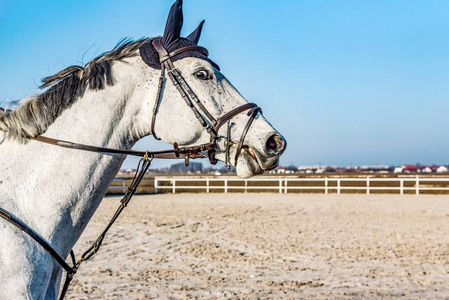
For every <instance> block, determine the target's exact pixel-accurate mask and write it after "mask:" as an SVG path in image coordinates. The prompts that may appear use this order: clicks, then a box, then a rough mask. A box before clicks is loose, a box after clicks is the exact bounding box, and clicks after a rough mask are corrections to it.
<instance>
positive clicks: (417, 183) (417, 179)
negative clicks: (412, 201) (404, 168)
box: [416, 175, 419, 195]
mask: <svg viewBox="0 0 449 300" xmlns="http://www.w3.org/2000/svg"><path fill="white" fill-rule="evenodd" d="M416 195H419V176H418V175H416Z"/></svg>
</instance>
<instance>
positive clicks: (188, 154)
mask: <svg viewBox="0 0 449 300" xmlns="http://www.w3.org/2000/svg"><path fill="white" fill-rule="evenodd" d="M152 45H153V47H154V49H155V50H156V51H157V52H158V54H159V62H160V64H161V75H160V77H159V84H158V90H157V93H156V101H155V102H154V107H153V111H152V113H153V114H152V119H151V130H150V133H151V134H152V135H153V136H154V138H156V139H157V140H160V138H159V137H158V136H157V135H156V132H155V130H154V127H155V123H156V116H157V112H158V108H159V105H160V102H161V94H162V89H163V87H164V82H165V80H166V78H165V74H168V77H169V78H170V80H171V82H172V83H173V85H174V86H175V87H176V89H177V90H178V92H179V93H180V94H181V97H182V98H183V99H184V101H185V102H186V104H187V106H189V107H190V108H191V109H192V111H193V113H194V114H195V117H196V118H197V119H198V121H199V122H200V123H201V125H202V126H203V127H204V129H205V130H206V131H207V132H208V133H209V135H210V142H209V143H205V144H200V145H196V146H190V147H179V146H178V144H177V143H174V144H173V149H170V150H162V151H135V150H122V149H112V148H104V147H97V146H91V145H85V144H79V143H73V142H69V141H64V140H58V139H53V138H49V137H45V136H38V137H35V138H33V139H34V140H36V141H39V142H42V143H46V144H50V145H56V146H60V147H65V148H71V149H77V150H83V151H90V152H97V153H103V154H124V155H133V156H139V157H142V159H141V160H140V161H139V165H138V166H137V172H136V174H135V176H134V179H133V181H132V183H131V185H130V187H129V188H128V189H127V191H126V193H125V195H124V197H123V198H122V199H121V200H120V207H119V208H118V209H117V211H116V213H115V214H114V216H113V217H112V218H111V220H110V222H109V224H108V225H107V226H106V228H105V229H104V231H103V232H102V233H101V234H100V236H99V237H98V238H97V240H96V241H95V242H94V244H93V245H92V246H91V247H89V248H88V249H87V250H86V251H85V252H84V253H83V255H82V256H81V258H80V259H79V260H78V261H76V260H75V255H74V253H73V250H71V251H70V257H71V259H72V263H73V266H72V267H70V266H69V265H68V264H67V263H66V262H65V260H64V259H63V258H62V257H61V256H60V255H59V254H58V253H57V252H56V250H54V249H53V247H52V246H51V245H50V243H49V242H47V241H46V240H45V239H44V238H43V237H42V236H40V235H39V234H38V233H37V232H36V231H34V230H33V229H31V228H30V227H29V226H28V225H27V224H25V223H24V222H23V221H22V220H20V219H19V218H18V217H16V216H14V215H13V214H12V213H10V212H8V211H6V210H5V209H3V208H1V207H0V217H2V218H3V219H5V220H6V221H8V222H9V223H11V224H12V225H14V226H16V227H17V228H19V229H20V230H22V231H23V232H25V233H27V234H28V235H29V236H30V237H32V238H33V239H34V240H35V241H36V242H37V243H38V244H40V245H41V246H42V247H43V248H44V249H45V250H46V251H48V252H49V253H50V254H51V256H52V257H53V258H54V259H55V260H56V261H57V262H58V263H59V265H61V267H62V268H63V269H64V270H65V271H66V280H65V283H64V286H63V288H62V291H61V295H60V298H59V299H63V298H64V296H65V294H66V292H67V290H68V287H69V285H70V282H71V280H72V279H73V276H74V275H75V273H76V271H77V269H78V268H79V266H80V265H81V263H82V262H84V261H86V260H88V259H90V258H91V257H92V256H93V255H94V254H95V253H97V252H98V250H99V248H100V246H101V244H102V242H103V239H104V237H105V235H106V233H107V231H108V230H109V228H110V227H111V226H112V224H113V223H114V221H115V220H116V219H117V218H118V216H119V215H120V213H121V212H122V211H123V209H124V208H125V207H126V206H127V205H128V203H129V202H130V200H131V197H132V196H133V195H134V193H135V191H136V189H137V187H138V185H139V183H140V182H141V180H142V179H143V177H144V175H145V173H146V171H147V170H148V168H149V166H150V164H151V161H152V160H153V159H154V158H161V159H176V158H181V159H182V158H183V159H184V160H185V164H186V165H188V164H189V159H191V158H192V159H194V158H206V157H207V158H209V161H210V162H211V164H216V163H217V159H216V158H215V155H216V150H217V149H218V140H219V136H218V131H219V130H220V128H221V127H222V126H223V125H224V124H225V123H227V132H226V137H225V147H226V149H225V165H226V167H228V168H230V149H231V146H232V144H233V143H235V142H233V141H232V140H231V130H230V129H231V124H230V120H231V119H233V118H234V117H235V116H237V115H239V114H241V113H243V112H245V111H248V113H247V115H248V116H249V119H248V122H247V123H246V126H245V127H244V129H243V131H242V134H241V136H240V140H239V142H238V146H237V149H236V153H235V157H234V159H235V163H234V165H235V166H236V165H237V160H238V157H239V155H240V153H241V151H242V149H243V147H244V141H245V137H246V134H247V133H248V130H249V128H250V127H251V124H252V123H253V121H254V119H255V118H256V116H257V114H258V113H259V112H260V113H261V112H262V110H261V108H260V107H258V106H257V105H256V104H254V103H246V104H243V105H241V106H238V107H236V108H234V109H232V110H231V111H229V112H227V113H225V114H224V115H223V116H221V117H219V118H218V119H216V118H214V117H213V116H212V114H211V113H210V112H209V111H208V110H207V109H206V108H205V107H204V105H203V104H202V103H201V101H200V100H199V99H198V97H197V96H196V94H195V93H194V91H193V90H192V89H191V88H190V86H189V85H188V84H187V82H186V80H185V79H184V77H183V76H182V74H181V71H180V70H179V69H177V68H176V67H175V66H174V64H173V61H172V58H173V57H175V56H176V55H178V54H180V53H185V52H195V51H196V52H200V53H202V54H203V55H205V56H206V57H207V56H208V55H209V52H208V51H207V49H205V48H203V47H200V46H187V47H182V48H179V49H176V50H174V51H172V52H170V53H169V52H168V51H167V49H166V48H165V46H164V44H163V42H162V38H157V39H154V40H153V41H152ZM196 106H198V107H199V109H200V110H201V112H202V113H203V114H204V116H203V115H202V114H201V113H200V112H199V111H198V109H197V107H196ZM0 112H6V113H8V112H10V110H8V109H4V108H1V107H0Z"/></svg>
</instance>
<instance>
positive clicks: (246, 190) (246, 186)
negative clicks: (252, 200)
mask: <svg viewBox="0 0 449 300" xmlns="http://www.w3.org/2000/svg"><path fill="white" fill-rule="evenodd" d="M246 193H248V180H247V179H245V194H246Z"/></svg>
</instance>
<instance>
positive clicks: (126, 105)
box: [18, 70, 139, 254]
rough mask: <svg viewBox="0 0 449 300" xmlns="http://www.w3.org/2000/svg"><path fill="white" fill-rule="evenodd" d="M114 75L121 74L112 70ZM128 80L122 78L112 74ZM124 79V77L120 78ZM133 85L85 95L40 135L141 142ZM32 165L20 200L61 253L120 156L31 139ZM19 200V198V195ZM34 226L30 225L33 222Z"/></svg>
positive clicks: (125, 144)
mask: <svg viewBox="0 0 449 300" xmlns="http://www.w3.org/2000/svg"><path fill="white" fill-rule="evenodd" d="M114 71H115V72H117V71H119V70H114ZM115 75H117V77H119V78H126V77H127V76H125V75H126V74H120V73H118V74H115ZM122 75H123V76H122ZM135 86H136V84H135V83H131V82H117V83H116V84H115V85H114V86H109V87H106V88H105V89H104V90H101V91H86V93H85V94H84V96H83V97H82V98H80V99H78V100H77V101H76V102H75V103H74V104H73V105H72V106H71V107H70V108H68V109H66V111H64V112H63V113H62V114H61V116H60V117H58V118H57V119H56V121H55V122H54V123H53V124H52V125H51V126H50V127H49V128H48V130H47V132H46V133H45V134H44V136H48V137H52V138H56V139H62V140H68V141H71V142H75V143H83V144H89V145H95V146H100V147H109V148H119V149H130V148H131V147H132V146H133V144H134V143H135V142H136V141H137V139H138V138H139V136H138V133H136V132H135V130H133V129H134V128H136V126H135V124H134V122H135V119H136V118H135V116H136V114H137V112H136V111H137V110H138V108H137V106H136V107H133V103H136V101H132V100H133V99H134V98H135V97H136V95H135V94H136V93H134V88H135ZM24 147H25V148H26V152H27V153H28V154H29V156H27V157H30V159H31V160H32V163H31V162H29V165H30V166H32V168H29V169H28V171H27V174H26V182H22V183H21V185H24V187H25V188H23V189H22V191H23V193H22V195H19V197H18V198H19V201H20V199H23V200H22V201H26V203H24V205H23V207H26V211H25V212H24V215H25V216H26V217H27V218H28V219H29V220H30V223H31V224H30V225H31V226H32V227H33V228H37V230H38V231H39V232H40V233H41V234H42V235H43V236H44V237H46V238H47V239H48V240H49V241H50V242H51V243H52V244H53V245H54V246H55V247H56V249H57V250H59V251H61V252H60V253H61V254H68V251H69V250H70V249H71V248H72V247H73V245H74V244H75V243H76V241H77V239H78V238H79V236H80V235H81V233H82V231H83V230H84V228H85V226H86V225H87V223H88V221H89V220H90V218H91V217H92V215H93V214H94V212H95V210H96V208H97V207H98V205H99V204H100V202H101V200H102V198H103V195H104V194H105V192H106V191H107V189H108V187H109V184H110V182H111V181H112V179H113V178H114V176H115V175H116V173H117V171H118V170H119V168H120V166H121V164H122V162H123V160H124V159H125V156H124V155H114V156H111V155H101V154H97V153H90V152H85V151H79V150H73V149H66V148H61V147H56V146H52V145H47V144H41V143H38V142H35V141H32V142H30V143H28V145H26V146H24ZM20 196H21V197H20ZM33 223H34V224H33Z"/></svg>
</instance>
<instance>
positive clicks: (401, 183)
mask: <svg viewBox="0 0 449 300" xmlns="http://www.w3.org/2000/svg"><path fill="white" fill-rule="evenodd" d="M399 184H400V185H399V186H400V193H401V195H404V179H401V180H399Z"/></svg>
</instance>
